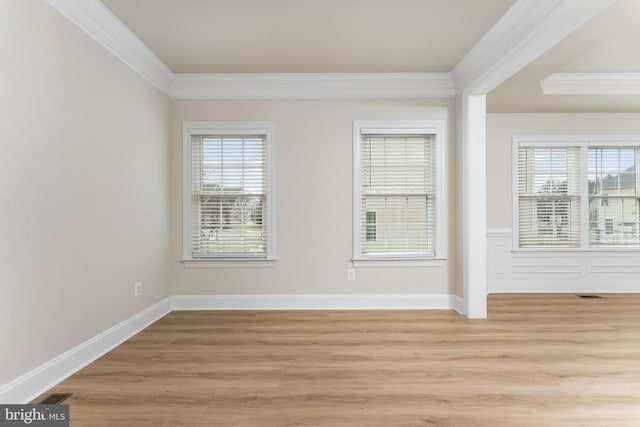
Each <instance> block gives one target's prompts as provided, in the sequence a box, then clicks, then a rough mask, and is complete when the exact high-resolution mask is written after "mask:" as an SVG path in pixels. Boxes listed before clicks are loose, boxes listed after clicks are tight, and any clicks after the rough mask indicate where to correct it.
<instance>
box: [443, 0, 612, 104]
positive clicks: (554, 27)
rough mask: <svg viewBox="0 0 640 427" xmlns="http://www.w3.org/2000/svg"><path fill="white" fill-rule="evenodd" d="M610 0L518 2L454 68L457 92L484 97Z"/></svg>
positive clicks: (601, 9) (522, 0) (597, 11)
mask: <svg viewBox="0 0 640 427" xmlns="http://www.w3.org/2000/svg"><path fill="white" fill-rule="evenodd" d="M612 2H613V0H545V1H540V0H517V1H516V2H515V3H514V4H513V5H512V6H511V7H510V8H509V9H508V10H507V11H506V12H505V13H504V15H502V16H501V17H500V19H499V20H498V22H496V23H495V25H494V26H493V27H491V29H490V30H489V31H488V32H487V33H486V34H485V35H484V36H483V37H482V38H481V39H480V41H478V43H476V44H475V46H473V48H471V50H470V51H469V52H468V53H467V54H466V55H465V56H464V57H463V58H462V60H460V62H458V64H457V65H456V66H455V67H454V68H453V71H452V74H453V78H454V80H455V82H456V93H462V92H467V93H470V94H487V93H489V92H491V91H492V90H493V89H495V88H496V87H497V86H498V85H500V84H501V83H502V82H504V81H505V80H507V79H508V78H510V77H511V76H513V75H514V74H515V73H517V72H518V71H520V70H521V69H522V68H523V67H525V66H526V65H527V64H529V63H531V62H532V61H533V60H534V59H536V58H537V57H538V56H540V55H541V54H542V53H544V52H545V51H547V50H549V49H550V48H551V47H552V46H554V45H555V44H556V43H558V42H559V41H560V40H562V39H563V38H565V37H566V36H567V35H569V34H570V33H572V32H573V31H575V30H576V29H578V28H579V27H580V26H582V25H583V24H584V23H585V22H587V21H588V20H589V19H591V18H592V17H594V16H595V15H597V14H598V13H600V12H602V11H603V10H604V9H605V8H606V7H607V6H609V5H610V4H611V3H612Z"/></svg>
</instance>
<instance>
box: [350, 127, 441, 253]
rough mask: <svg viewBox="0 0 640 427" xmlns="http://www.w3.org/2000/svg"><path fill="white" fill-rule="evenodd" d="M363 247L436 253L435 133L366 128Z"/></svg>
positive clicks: (368, 250) (372, 250)
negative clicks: (381, 130)
mask: <svg viewBox="0 0 640 427" xmlns="http://www.w3.org/2000/svg"><path fill="white" fill-rule="evenodd" d="M360 155H361V158H360V159H359V160H360V170H361V176H360V202H361V203H360V207H361V209H360V212H359V215H360V221H359V223H360V228H361V230H360V233H359V234H360V252H361V255H364V256H389V257H423V256H433V255H434V251H435V250H434V229H435V224H436V221H435V203H436V185H435V165H436V161H435V156H436V150H435V135H433V134H386V135H385V134H374V133H363V134H362V136H361V146H360Z"/></svg>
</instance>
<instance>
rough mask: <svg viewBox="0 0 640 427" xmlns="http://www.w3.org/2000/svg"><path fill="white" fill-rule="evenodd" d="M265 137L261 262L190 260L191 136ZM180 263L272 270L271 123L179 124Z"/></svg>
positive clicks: (213, 258)
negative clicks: (264, 243)
mask: <svg viewBox="0 0 640 427" xmlns="http://www.w3.org/2000/svg"><path fill="white" fill-rule="evenodd" d="M248 133H259V134H263V135H265V144H266V162H267V181H266V183H265V191H266V194H267V203H266V224H265V226H266V233H267V255H266V257H264V258H254V257H247V258H239V257H219V256H216V257H207V258H193V256H192V252H191V246H192V245H191V244H192V241H191V196H192V194H191V191H192V186H191V176H192V174H191V172H192V170H191V152H192V151H191V135H198V134H201V135H216V134H225V135H229V134H232V135H233V134H238V135H242V134H248ZM182 138H183V145H182V170H183V175H182V184H183V186H182V194H183V200H182V260H181V262H182V263H183V264H184V266H185V267H186V268H218V267H220V268H228V267H241V268H247V267H273V266H274V265H275V261H276V257H275V216H274V213H275V208H274V206H275V185H274V181H275V175H274V170H275V169H274V167H275V159H274V156H273V153H274V152H275V150H274V124H273V122H217V121H204V122H200V121H198V122H192V121H188V122H183V123H182Z"/></svg>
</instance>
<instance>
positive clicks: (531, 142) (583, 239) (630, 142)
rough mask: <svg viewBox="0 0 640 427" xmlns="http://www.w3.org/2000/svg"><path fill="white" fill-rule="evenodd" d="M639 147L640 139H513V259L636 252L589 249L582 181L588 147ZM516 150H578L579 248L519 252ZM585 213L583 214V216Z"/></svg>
mask: <svg viewBox="0 0 640 427" xmlns="http://www.w3.org/2000/svg"><path fill="white" fill-rule="evenodd" d="M593 146H597V147H607V146H608V147H640V135H514V136H513V137H512V144H511V147H512V150H511V194H512V198H513V199H512V209H513V213H512V218H513V219H512V223H513V235H512V239H513V247H512V250H511V252H512V253H513V254H514V256H522V257H526V256H528V255H529V254H531V255H532V256H536V254H541V253H563V254H575V255H578V256H579V255H580V254H583V253H600V254H607V253H613V254H615V253H618V254H623V253H633V252H640V248H633V247H632V248H629V247H609V248H606V247H604V248H603V247H597V248H592V247H589V194H588V189H587V184H586V180H585V179H583V178H584V177H585V176H587V175H588V162H587V155H588V153H587V150H588V148H589V147H593ZM519 147H580V156H581V159H580V167H581V171H580V176H581V177H580V213H581V215H580V248H521V247H520V242H519V239H518V236H519V234H520V233H519V221H518V148H519ZM585 212H586V214H584V213H585Z"/></svg>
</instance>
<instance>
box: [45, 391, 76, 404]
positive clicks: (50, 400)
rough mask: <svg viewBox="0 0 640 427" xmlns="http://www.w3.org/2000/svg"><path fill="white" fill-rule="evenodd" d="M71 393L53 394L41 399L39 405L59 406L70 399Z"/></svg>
mask: <svg viewBox="0 0 640 427" xmlns="http://www.w3.org/2000/svg"><path fill="white" fill-rule="evenodd" d="M72 394H73V393H53V394H50V395H49V396H47V397H45V398H44V399H42V402H40V403H39V404H40V405H59V404H60V403H62V402H64V401H65V400H67V399H68V398H69V397H71V395H72Z"/></svg>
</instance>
